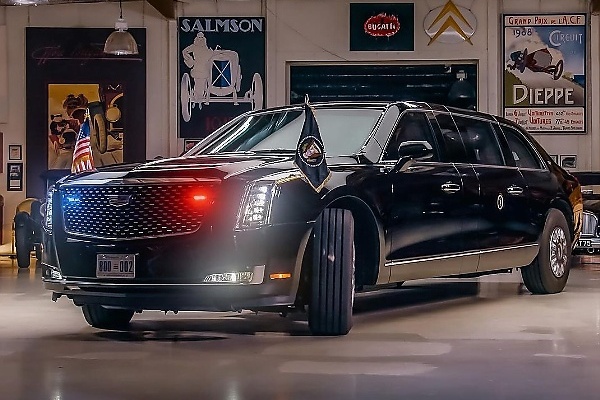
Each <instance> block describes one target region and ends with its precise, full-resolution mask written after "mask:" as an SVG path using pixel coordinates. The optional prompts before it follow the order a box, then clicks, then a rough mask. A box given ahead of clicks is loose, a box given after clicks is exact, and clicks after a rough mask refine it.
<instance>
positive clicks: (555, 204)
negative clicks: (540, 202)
mask: <svg viewBox="0 0 600 400" xmlns="http://www.w3.org/2000/svg"><path fill="white" fill-rule="evenodd" d="M552 208H555V209H557V210H558V211H560V212H561V213H562V214H563V215H564V216H565V219H566V220H567V225H568V226H569V234H570V235H571V242H575V231H574V227H575V222H574V220H573V218H574V217H573V210H572V209H571V207H570V206H569V203H568V202H567V201H566V200H564V199H561V198H556V199H554V200H552V202H551V203H550V209H552ZM550 209H548V213H549V212H550ZM548 213H546V216H547V215H548Z"/></svg>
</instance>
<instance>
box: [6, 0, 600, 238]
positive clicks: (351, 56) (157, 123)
mask: <svg viewBox="0 0 600 400" xmlns="http://www.w3.org/2000/svg"><path fill="white" fill-rule="evenodd" d="M406 1H408V0H406ZM351 2H364V3H366V2H369V1H368V0H363V1H359V0H244V1H240V0H190V1H189V2H177V3H176V4H177V14H178V15H179V16H202V15H205V16H264V17H266V20H267V78H266V79H267V84H266V87H267V97H266V104H267V106H274V105H281V104H285V103H287V102H288V91H289V90H288V86H287V85H288V70H289V63H291V62H325V63H359V62H360V63H364V62H374V63H414V62H419V61H422V62H430V61H437V60H448V61H460V62H473V61H476V62H477V63H478V65H479V72H478V84H477V87H478V90H479V93H478V99H479V104H478V108H479V109H480V110H482V111H489V112H492V113H500V112H501V111H502V109H501V91H500V85H501V71H500V68H501V65H500V61H499V60H500V57H501V55H500V52H501V49H500V45H501V32H500V30H501V19H500V14H501V13H532V12H540V13H549V12H586V11H587V10H588V1H587V0H569V1H565V0H543V1H541V0H536V1H523V0H454V2H455V3H456V4H457V5H459V6H463V7H466V8H468V9H470V10H471V11H472V12H473V13H474V14H475V15H476V17H477V23H478V26H477V31H476V33H475V35H474V36H473V38H472V42H473V45H472V46H471V45H469V44H468V43H459V44H451V45H450V44H442V43H439V42H434V43H433V44H431V45H430V46H428V45H427V43H428V41H429V37H428V36H427V35H426V34H425V32H424V30H423V27H422V26H423V19H424V18H425V16H426V14H427V13H428V12H429V11H430V10H431V9H434V8H436V7H439V6H442V5H443V4H445V2H446V0H418V1H415V2H414V3H415V51H413V52H350V51H349V3H351ZM373 2H385V0H379V1H373ZM118 14H119V5H118V3H97V4H76V5H75V4H64V5H52V6H37V7H25V6H21V7H0V131H2V132H4V149H3V151H4V152H5V158H6V149H7V145H8V144H21V145H23V146H25V118H26V115H25V98H24V96H25V63H24V60H25V54H24V49H25V27H27V26H45V27H48V26H56V27H59V26H60V27H111V26H113V25H114V21H115V20H116V18H117V16H118ZM123 14H124V16H125V18H126V20H127V22H128V23H129V26H131V27H145V28H146V31H147V32H146V34H147V45H148V49H147V55H148V59H147V90H148V92H147V104H146V114H147V123H146V125H147V126H146V129H147V146H146V155H147V157H148V158H149V159H150V158H154V157H155V156H158V155H161V156H168V155H176V154H178V152H179V151H180V150H181V149H182V147H183V143H182V140H178V139H177V137H176V135H177V86H178V76H177V61H178V60H177V22H176V21H167V20H165V19H164V18H163V17H162V16H161V15H160V14H159V13H158V12H157V11H156V10H154V8H152V7H151V6H149V5H148V4H145V3H144V2H125V3H123ZM90 16H93V18H92V17H90ZM598 18H599V17H592V18H591V21H592V23H591V28H590V29H591V31H590V33H591V35H590V36H589V38H590V39H589V40H588V42H589V43H590V44H591V50H590V61H594V62H590V68H588V71H587V74H588V82H600V54H599V53H600V50H599V46H598V42H597V40H591V38H598V37H599V36H600V31H599V28H598V23H599V20H598ZM100 21H102V23H100ZM3 27H5V28H3ZM3 31H5V32H6V34H5V36H6V39H5V40H4V41H3V33H2V32H3ZM3 44H5V45H6V54H7V56H6V57H4V56H3V55H2V51H3V50H2V48H3ZM3 76H4V77H10V79H4V80H3ZM3 85H5V86H6V87H7V88H8V89H7V90H3ZM4 93H7V95H6V100H3V97H2V94H4ZM588 97H589V104H588V119H589V121H590V124H589V126H590V128H591V129H590V131H594V132H598V131H599V130H600V126H599V125H600V117H598V116H593V112H592V111H593V110H594V108H595V107H594V106H595V105H597V104H599V103H600V101H599V100H600V85H597V86H596V87H595V88H591V87H589V88H588ZM538 138H539V139H540V141H541V142H542V143H543V145H544V146H545V147H546V148H547V149H548V150H549V152H550V153H554V154H566V153H567V152H570V153H574V154H578V156H579V160H578V164H579V165H578V167H579V169H580V170H584V169H591V168H596V169H598V168H600V159H599V156H598V153H599V151H598V149H600V143H599V139H598V137H597V135H596V136H594V135H591V134H589V133H588V134H587V135H572V136H568V135H538ZM40 145H45V144H42V143H40ZM594 149H596V150H594ZM23 153H24V154H25V151H23ZM5 162H6V160H5ZM24 162H26V160H24ZM5 182H6V172H3V173H1V174H0V187H1V188H2V189H1V192H2V194H3V195H4V196H5V198H6V206H5V213H4V214H5V216H4V222H3V231H4V235H3V242H4V243H6V242H8V241H9V240H10V236H9V235H10V227H11V221H12V217H13V215H14V209H15V207H16V205H17V204H18V203H19V202H20V201H22V200H23V199H24V192H8V193H6V191H5V188H6V183H5Z"/></svg>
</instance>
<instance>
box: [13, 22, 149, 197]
mask: <svg viewBox="0 0 600 400" xmlns="http://www.w3.org/2000/svg"><path fill="white" fill-rule="evenodd" d="M112 32H114V29H112V28H53V27H52V28H51V27H27V28H26V29H25V41H26V53H25V55H26V64H25V66H26V74H27V78H26V96H25V99H26V108H27V110H26V112H27V118H26V131H27V133H26V136H27V140H26V143H25V144H26V147H25V148H24V151H25V152H26V154H25V155H24V156H25V157H24V158H25V159H26V160H27V161H26V162H27V164H26V168H27V177H26V179H27V183H26V187H27V193H26V196H27V197H37V198H43V196H44V195H45V193H46V186H47V182H46V180H47V179H49V177H54V178H56V177H57V176H64V175H65V174H67V173H69V172H70V170H71V160H70V159H71V157H72V156H71V155H72V146H73V144H74V141H75V139H76V134H77V133H79V132H78V131H79V125H80V124H81V122H82V121H83V116H82V110H84V109H85V108H86V107H87V108H90V113H91V114H92V115H91V117H92V118H91V119H90V122H91V128H92V129H91V144H92V150H93V151H94V152H93V156H94V161H95V164H96V165H107V164H115V163H120V162H126V163H128V162H142V161H145V160H146V122H147V121H146V92H147V91H146V30H145V29H144V28H130V29H129V30H128V32H129V33H131V34H132V35H133V37H134V39H135V41H136V42H137V44H138V50H139V54H134V55H127V56H112V55H107V54H105V53H104V42H105V41H106V38H107V37H108V35H110V34H111V33H112Z"/></svg>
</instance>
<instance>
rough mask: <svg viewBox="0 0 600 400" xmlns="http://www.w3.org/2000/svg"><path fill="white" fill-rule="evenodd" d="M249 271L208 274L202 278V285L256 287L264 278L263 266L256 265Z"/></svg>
mask: <svg viewBox="0 0 600 400" xmlns="http://www.w3.org/2000/svg"><path fill="white" fill-rule="evenodd" d="M249 269H250V271H248V270H246V271H232V272H221V273H215V274H209V275H207V276H206V277H205V278H204V283H225V284H233V285H236V284H248V285H258V284H260V283H262V282H263V279H264V276H265V266H264V265H256V266H254V267H252V268H249Z"/></svg>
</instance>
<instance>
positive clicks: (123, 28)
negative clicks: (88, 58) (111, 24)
mask: <svg viewBox="0 0 600 400" xmlns="http://www.w3.org/2000/svg"><path fill="white" fill-rule="evenodd" d="M119 10H120V12H121V13H120V15H119V19H117V22H115V31H114V32H113V33H111V34H110V35H109V36H108V38H106V42H105V43H104V52H105V53H107V54H114V55H116V56H128V55H131V54H138V47H137V43H136V42H135V39H134V38H133V36H131V33H129V32H127V22H125V19H124V18H123V5H122V4H121V0H119Z"/></svg>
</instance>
